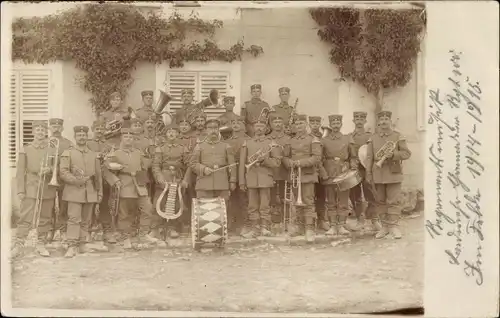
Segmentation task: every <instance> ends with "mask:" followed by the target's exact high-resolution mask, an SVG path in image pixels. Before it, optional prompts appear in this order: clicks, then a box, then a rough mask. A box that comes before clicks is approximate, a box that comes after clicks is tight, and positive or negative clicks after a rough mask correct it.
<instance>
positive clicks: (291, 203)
mask: <svg viewBox="0 0 500 318" xmlns="http://www.w3.org/2000/svg"><path fill="white" fill-rule="evenodd" d="M301 175H302V168H301V167H293V166H292V168H291V169H290V182H288V180H285V190H284V200H283V225H284V227H285V230H286V229H288V225H289V223H290V222H291V221H292V220H293V217H292V216H293V212H294V209H295V207H298V206H299V207H300V206H304V205H305V204H304V202H303V201H302V183H301ZM293 189H297V199H295V195H294V194H293V191H294V190H293Z"/></svg>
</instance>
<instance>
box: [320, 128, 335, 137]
mask: <svg viewBox="0 0 500 318" xmlns="http://www.w3.org/2000/svg"><path fill="white" fill-rule="evenodd" d="M321 132H322V133H323V135H322V136H321V138H326V137H328V135H329V134H330V133H331V132H332V127H330V126H322V127H321Z"/></svg>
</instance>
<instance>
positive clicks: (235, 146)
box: [225, 116, 250, 234]
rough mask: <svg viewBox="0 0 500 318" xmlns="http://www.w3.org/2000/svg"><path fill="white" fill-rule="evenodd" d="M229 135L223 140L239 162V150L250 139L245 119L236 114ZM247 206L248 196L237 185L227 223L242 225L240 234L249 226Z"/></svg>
mask: <svg viewBox="0 0 500 318" xmlns="http://www.w3.org/2000/svg"><path fill="white" fill-rule="evenodd" d="M231 129H232V131H231V136H229V138H228V139H226V140H225V142H226V143H227V144H228V145H229V146H230V147H231V150H232V152H233V154H234V160H235V162H240V151H241V146H242V145H243V143H244V142H245V141H246V140H248V139H250V137H248V135H247V134H245V121H244V119H243V118H242V117H240V116H237V118H234V119H233V120H232V121H231ZM247 206H248V196H247V194H246V193H245V192H244V191H242V190H241V189H240V188H239V186H237V188H236V189H235V190H234V191H233V192H231V197H230V198H229V203H228V215H229V218H230V219H231V222H232V224H230V225H229V227H230V228H234V229H239V228H240V227H241V226H243V229H242V230H241V234H244V233H245V232H246V231H247V230H248V227H249V224H247V223H248V222H247V221H248V220H247V216H248V215H247Z"/></svg>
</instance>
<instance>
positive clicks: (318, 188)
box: [314, 183, 328, 221]
mask: <svg viewBox="0 0 500 318" xmlns="http://www.w3.org/2000/svg"><path fill="white" fill-rule="evenodd" d="M314 194H315V198H316V206H315V207H316V213H317V215H318V220H320V221H328V215H327V213H326V189H325V186H324V185H322V184H321V183H315V184H314Z"/></svg>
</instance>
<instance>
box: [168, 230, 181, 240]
mask: <svg viewBox="0 0 500 318" xmlns="http://www.w3.org/2000/svg"><path fill="white" fill-rule="evenodd" d="M168 234H169V236H170V238H173V239H175V238H178V237H179V232H177V231H176V230H175V229H170V230H169V231H168Z"/></svg>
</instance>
